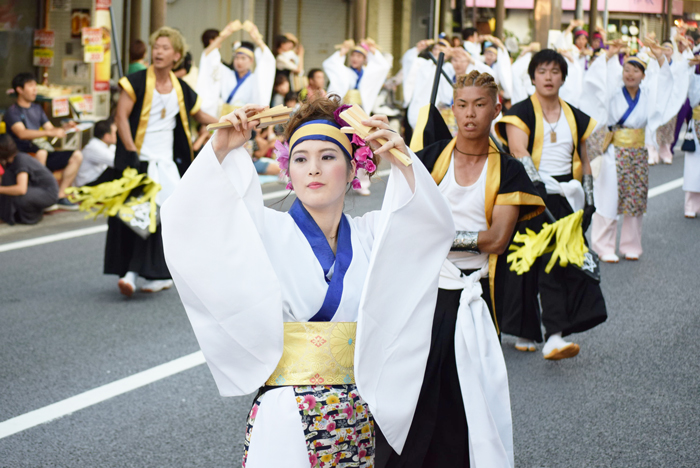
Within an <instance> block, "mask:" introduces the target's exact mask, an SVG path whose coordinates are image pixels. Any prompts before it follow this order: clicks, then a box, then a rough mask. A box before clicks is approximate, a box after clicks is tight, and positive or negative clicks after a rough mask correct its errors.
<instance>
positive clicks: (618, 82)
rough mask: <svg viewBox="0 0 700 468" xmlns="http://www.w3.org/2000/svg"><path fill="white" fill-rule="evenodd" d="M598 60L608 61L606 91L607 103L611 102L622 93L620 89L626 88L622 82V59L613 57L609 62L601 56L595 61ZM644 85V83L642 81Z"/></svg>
mask: <svg viewBox="0 0 700 468" xmlns="http://www.w3.org/2000/svg"><path fill="white" fill-rule="evenodd" d="M598 60H606V62H605V64H606V66H607V68H606V75H605V89H606V96H607V102H611V101H612V98H613V96H614V95H615V94H617V92H618V91H620V88H622V87H623V86H624V82H623V81H622V65H621V64H620V58H619V57H618V56H617V55H613V56H612V57H610V59H609V60H607V57H606V56H605V55H600V56H599V57H598V58H596V59H595V61H596V62H597V61H598ZM588 71H589V73H590V71H591V67H588ZM642 83H644V82H643V81H642Z"/></svg>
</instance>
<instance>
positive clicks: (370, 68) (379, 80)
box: [358, 51, 393, 114]
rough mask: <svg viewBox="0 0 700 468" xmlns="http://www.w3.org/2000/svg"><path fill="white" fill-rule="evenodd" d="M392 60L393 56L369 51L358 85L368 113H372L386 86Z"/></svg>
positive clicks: (364, 107)
mask: <svg viewBox="0 0 700 468" xmlns="http://www.w3.org/2000/svg"><path fill="white" fill-rule="evenodd" d="M392 61H393V58H392V59H391V60H389V59H387V57H385V56H384V54H382V53H381V52H379V51H377V52H375V53H372V52H368V53H367V66H366V67H365V70H364V73H363V76H362V80H361V81H360V85H359V86H358V89H359V91H360V96H361V97H362V108H363V109H364V110H365V112H367V114H371V113H372V110H373V109H374V102H375V101H376V100H377V96H379V92H380V91H381V90H382V86H384V82H385V81H386V77H387V76H388V75H389V71H391V62H392Z"/></svg>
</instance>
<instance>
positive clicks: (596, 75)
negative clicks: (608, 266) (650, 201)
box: [581, 56, 677, 219]
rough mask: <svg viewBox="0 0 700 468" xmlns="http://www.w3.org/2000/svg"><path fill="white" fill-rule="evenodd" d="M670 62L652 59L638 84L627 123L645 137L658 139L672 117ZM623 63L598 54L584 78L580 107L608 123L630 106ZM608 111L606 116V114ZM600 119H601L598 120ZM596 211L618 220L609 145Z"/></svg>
mask: <svg viewBox="0 0 700 468" xmlns="http://www.w3.org/2000/svg"><path fill="white" fill-rule="evenodd" d="M676 78H677V76H675V75H674V74H673V73H672V70H671V68H670V67H669V65H668V62H666V61H665V60H664V65H663V66H662V67H659V64H658V62H657V61H656V60H652V61H651V62H650V63H649V65H648V69H647V73H646V77H645V78H644V80H643V81H642V83H641V85H640V87H639V91H638V92H639V93H640V95H639V102H638V103H637V105H636V107H635V108H634V110H633V111H632V113H631V114H630V115H629V117H627V119H626V121H625V122H624V127H625V128H645V134H646V139H647V140H650V139H655V136H656V130H657V129H658V128H659V127H660V126H661V125H663V124H664V123H665V122H668V121H669V120H670V119H671V117H673V113H672V112H671V111H672V109H669V108H668V104H669V102H670V101H671V95H672V93H673V87H674V80H675V79H676ZM623 86H624V85H623V82H622V65H621V64H620V61H619V60H618V58H617V57H616V56H615V57H612V58H611V59H610V60H607V61H606V60H605V57H604V56H601V57H598V58H597V59H596V60H595V61H594V62H593V64H592V65H591V67H590V68H589V69H588V73H587V74H586V79H585V80H584V88H583V95H584V96H586V99H584V100H583V102H582V106H581V110H582V111H583V112H586V113H588V114H589V115H590V116H591V117H593V118H595V119H596V120H597V121H598V122H605V125H606V126H609V127H612V126H614V125H616V124H617V123H618V122H619V120H620V118H621V117H622V116H623V115H624V114H625V112H626V111H627V109H628V107H629V106H628V104H627V100H626V98H625V95H624V94H623V90H622V88H623ZM603 111H605V115H603ZM598 119H601V120H598ZM594 198H595V205H596V212H597V213H598V214H600V215H601V216H604V217H605V218H608V219H617V215H618V188H617V168H616V160H615V147H614V146H613V145H610V146H609V147H608V148H607V149H605V152H604V153H603V157H602V161H601V162H600V173H599V175H598V178H597V179H596V181H595V184H594Z"/></svg>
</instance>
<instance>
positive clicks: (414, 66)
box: [403, 57, 429, 107]
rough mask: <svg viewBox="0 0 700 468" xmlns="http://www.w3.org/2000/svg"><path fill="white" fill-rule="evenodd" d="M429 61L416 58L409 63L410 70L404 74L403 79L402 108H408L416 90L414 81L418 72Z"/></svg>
mask: <svg viewBox="0 0 700 468" xmlns="http://www.w3.org/2000/svg"><path fill="white" fill-rule="evenodd" d="M428 61H429V60H426V59H423V58H418V57H416V59H415V60H413V62H411V68H410V70H408V72H404V79H403V106H404V107H408V105H409V104H410V102H411V100H412V99H413V93H414V92H415V90H416V80H417V79H418V74H419V72H420V69H421V67H422V66H423V63H425V62H428Z"/></svg>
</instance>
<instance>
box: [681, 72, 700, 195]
mask: <svg viewBox="0 0 700 468" xmlns="http://www.w3.org/2000/svg"><path fill="white" fill-rule="evenodd" d="M691 73H692V75H691V78H690V90H689V92H688V99H690V106H691V107H692V108H695V107H697V106H700V75H696V74H695V67H693V68H692V69H691ZM697 125H700V122H695V121H693V126H694V128H693V130H694V131H693V132H692V134H693V139H694V140H695V151H694V152H693V153H685V166H684V168H683V190H685V191H686V192H700V140H698V137H697V135H698V129H697V128H695V126H697Z"/></svg>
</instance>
